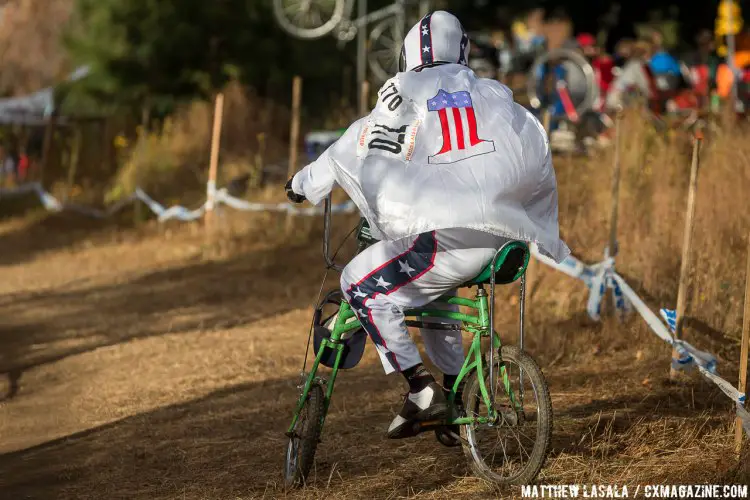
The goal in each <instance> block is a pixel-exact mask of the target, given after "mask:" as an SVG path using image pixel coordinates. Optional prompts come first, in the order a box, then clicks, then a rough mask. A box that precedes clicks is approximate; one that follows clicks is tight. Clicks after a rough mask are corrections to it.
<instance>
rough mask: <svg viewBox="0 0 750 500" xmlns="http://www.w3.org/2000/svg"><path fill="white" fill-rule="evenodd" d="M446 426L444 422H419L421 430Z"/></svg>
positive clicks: (418, 425)
mask: <svg viewBox="0 0 750 500" xmlns="http://www.w3.org/2000/svg"><path fill="white" fill-rule="evenodd" d="M441 425H445V422H444V421H443V420H425V421H424V422H417V427H418V428H419V429H432V428H433V427H440V426H441Z"/></svg>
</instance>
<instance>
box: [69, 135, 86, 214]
mask: <svg viewBox="0 0 750 500" xmlns="http://www.w3.org/2000/svg"><path fill="white" fill-rule="evenodd" d="M71 142H72V144H71V145H70V156H69V161H70V163H69V164H68V182H67V186H66V189H65V201H66V202H67V201H68V199H69V198H70V196H71V195H72V194H73V187H74V186H75V179H76V174H77V173H78V164H79V162H80V157H81V142H83V132H82V131H81V125H79V124H75V125H74V128H73V137H72V138H71Z"/></svg>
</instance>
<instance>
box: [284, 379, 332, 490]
mask: <svg viewBox="0 0 750 500" xmlns="http://www.w3.org/2000/svg"><path fill="white" fill-rule="evenodd" d="M323 412H324V396H323V388H322V387H321V386H320V385H319V384H317V383H316V384H313V385H312V386H311V387H310V392H309V393H308V394H307V400H306V401H305V404H304V406H303V407H302V411H301V412H300V415H299V420H297V424H296V425H295V426H294V432H293V435H292V436H291V437H290V438H289V443H288V444H287V448H286V460H285V461H284V485H285V486H286V487H287V488H294V487H297V486H304V484H305V483H306V481H307V475H308V474H309V473H310V469H311V468H312V466H313V462H314V460H315V450H316V449H317V448H318V441H319V440H320V433H321V430H322V422H323Z"/></svg>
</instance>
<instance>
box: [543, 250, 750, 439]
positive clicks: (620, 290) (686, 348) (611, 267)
mask: <svg viewBox="0 0 750 500" xmlns="http://www.w3.org/2000/svg"><path fill="white" fill-rule="evenodd" d="M531 253H532V254H533V255H534V257H536V258H537V259H538V260H539V261H541V262H542V263H544V264H547V265H548V266H550V267H552V268H554V269H557V270H558V271H560V272H563V273H565V274H567V275H568V276H571V277H573V278H576V279H580V280H581V281H583V282H584V283H585V284H586V286H587V287H588V288H589V290H590V292H589V300H588V307H587V309H588V313H589V316H591V318H592V319H594V320H599V318H600V313H601V302H602V299H603V297H604V292H605V291H606V289H607V288H611V289H612V290H613V296H614V300H615V306H616V308H617V311H618V312H620V314H624V313H626V312H628V311H629V310H631V308H633V309H635V310H636V311H637V312H638V314H640V315H641V317H642V318H643V319H644V321H646V324H647V325H648V326H649V328H650V329H651V331H653V332H654V333H655V334H656V336H657V337H659V338H660V339H662V340H663V341H665V342H666V343H668V344H669V345H671V346H672V347H673V348H674V350H675V351H677V353H678V354H679V359H674V360H672V366H673V367H674V368H675V369H678V370H691V369H693V368H698V371H699V372H700V373H701V375H703V376H704V377H705V378H707V379H708V380H710V381H711V382H713V383H714V384H716V385H717V386H718V387H719V389H720V390H721V392H723V393H724V394H726V395H727V396H728V397H729V398H730V399H731V400H732V401H733V402H734V403H735V409H736V412H737V416H738V417H739V418H740V420H741V422H742V428H743V429H744V430H745V432H746V433H747V434H748V435H749V436H750V412H748V411H747V410H746V409H745V400H746V395H745V394H744V393H741V392H740V391H739V390H737V389H736V388H735V387H734V386H733V385H732V384H730V383H729V382H727V381H726V380H724V379H723V378H721V377H720V376H719V375H718V372H717V370H716V364H717V361H716V358H715V357H714V356H713V355H712V354H710V353H708V352H705V351H701V350H699V349H696V348H695V347H693V346H692V345H690V344H689V343H687V342H685V341H684V340H681V339H676V338H675V337H674V335H673V332H674V331H675V330H676V328H677V314H676V313H675V311H673V310H670V309H661V310H660V313H661V315H662V317H663V318H664V320H665V321H666V323H667V325H669V328H667V326H664V323H662V321H661V320H660V319H659V317H658V316H657V315H656V314H654V313H653V311H651V309H650V308H649V307H648V306H647V305H646V303H645V302H643V300H641V298H640V297H639V296H638V295H637V294H636V293H635V292H634V291H633V289H632V288H631V287H630V285H628V284H627V283H626V282H625V280H624V279H623V278H622V276H620V275H619V274H617V273H616V272H615V262H614V259H613V258H612V257H608V256H606V257H605V259H604V260H603V261H602V262H599V263H598V264H594V265H591V266H589V265H586V264H583V263H582V262H581V261H579V260H578V259H576V258H575V257H573V256H572V255H571V256H569V257H567V258H566V259H565V260H564V261H562V262H561V263H559V264H558V263H557V262H555V261H554V260H552V259H550V258H549V257H546V256H544V255H542V254H541V253H539V250H538V248H537V247H536V245H531Z"/></svg>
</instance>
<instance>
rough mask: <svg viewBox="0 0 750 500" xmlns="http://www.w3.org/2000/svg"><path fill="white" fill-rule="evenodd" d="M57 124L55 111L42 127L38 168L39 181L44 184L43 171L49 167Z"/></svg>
mask: <svg viewBox="0 0 750 500" xmlns="http://www.w3.org/2000/svg"><path fill="white" fill-rule="evenodd" d="M56 125H57V113H56V112H54V111H53V112H52V114H51V115H50V116H49V117H48V118H47V124H46V125H45V127H44V144H43V145H42V164H41V166H40V168H39V182H40V183H41V184H42V186H44V173H45V171H46V170H48V169H49V165H50V162H51V161H52V142H53V140H54V138H55V127H56Z"/></svg>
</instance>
